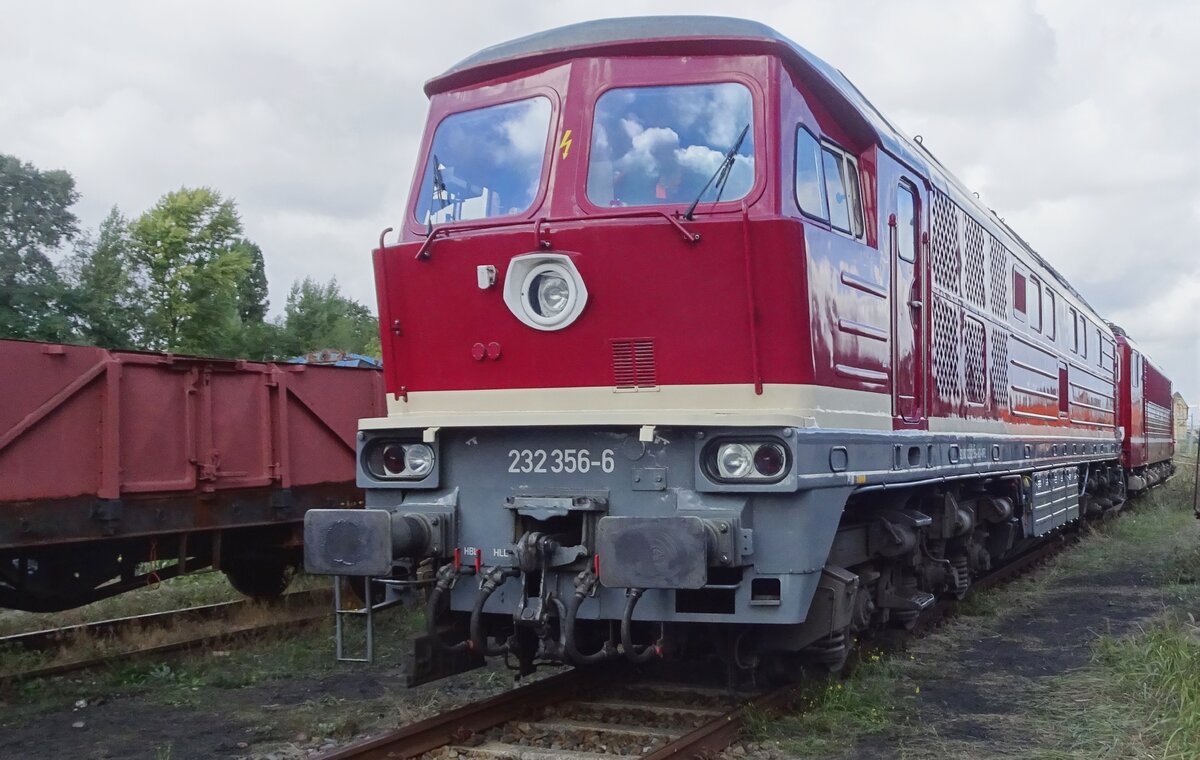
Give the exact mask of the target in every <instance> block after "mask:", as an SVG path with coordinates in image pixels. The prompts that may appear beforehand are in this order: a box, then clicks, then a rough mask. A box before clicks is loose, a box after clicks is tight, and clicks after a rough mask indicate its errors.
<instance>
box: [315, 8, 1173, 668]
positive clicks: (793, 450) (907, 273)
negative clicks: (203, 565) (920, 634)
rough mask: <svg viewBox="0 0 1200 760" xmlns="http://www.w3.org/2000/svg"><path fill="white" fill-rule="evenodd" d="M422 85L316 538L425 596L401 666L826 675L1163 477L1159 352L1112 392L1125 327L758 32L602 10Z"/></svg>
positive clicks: (774, 38)
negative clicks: (422, 618)
mask: <svg viewBox="0 0 1200 760" xmlns="http://www.w3.org/2000/svg"><path fill="white" fill-rule="evenodd" d="M425 90H426V93H427V94H428V95H429V96H430V112H429V117H428V125H427V127H426V130H425V134H424V137H423V140H422V142H421V147H420V158H419V160H418V166H417V170H416V172H415V176H414V178H413V183H412V188H411V196H410V202H409V204H408V206H407V207H406V208H405V209H404V215H403V221H402V222H401V223H400V224H399V225H398V234H399V239H398V240H397V241H396V242H394V243H388V242H387V240H386V237H385V236H386V235H387V234H388V233H389V232H390V229H389V231H385V233H384V235H381V237H380V245H379V248H378V249H377V250H376V251H375V252H374V267H375V280H376V283H377V294H378V302H379V314H380V325H381V331H382V338H383V356H384V368H385V380H386V385H387V390H388V400H387V404H388V414H387V416H386V417H380V418H374V419H364V420H362V421H361V422H360V425H359V435H358V443H357V450H358V460H357V461H358V483H359V485H360V486H361V487H363V488H364V489H365V492H366V496H365V500H366V509H364V510H354V511H348V512H347V511H323V510H314V511H310V512H309V513H308V515H307V517H306V532H305V557H306V564H307V567H308V569H309V570H310V571H313V572H322V573H329V574H333V575H342V576H367V577H373V578H377V579H379V580H377V581H373V582H372V583H369V584H367V586H366V587H367V589H368V594H367V597H368V607H367V608H366V611H373V610H375V609H377V608H378V607H380V606H383V605H386V604H388V603H389V601H388V600H387V599H384V597H383V595H381V594H384V595H386V594H387V593H391V591H394V590H395V589H396V588H401V587H403V586H406V585H408V586H412V585H415V586H420V587H422V588H423V589H424V591H425V592H426V593H425V599H426V600H427V601H426V604H427V610H426V612H427V624H428V630H427V631H426V635H425V636H424V637H422V638H421V639H419V640H418V642H417V653H418V655H419V658H418V661H419V667H418V670H417V671H416V672H415V674H414V677H415V678H416V679H418V680H420V679H423V678H431V677H435V676H437V675H441V674H445V673H447V672H450V671H451V670H454V669H457V668H462V667H469V666H470V665H472V664H477V663H478V662H479V661H480V660H481V658H483V657H487V656H500V655H506V656H511V657H512V659H513V660H514V661H516V662H517V663H519V667H520V668H521V670H522V671H523V672H528V671H529V670H530V669H532V668H533V667H534V665H535V663H536V662H538V661H543V660H549V661H557V662H570V663H576V664H581V663H594V662H599V661H602V660H606V659H610V658H628V659H631V660H634V661H645V660H648V659H651V658H659V657H677V656H683V655H686V654H688V653H692V652H697V651H709V652H716V653H717V654H719V655H720V656H722V657H723V658H725V659H726V660H727V661H728V662H729V663H731V664H732V665H733V666H735V667H738V668H751V667H755V666H756V665H760V664H763V663H766V662H773V663H778V662H784V663H787V662H792V661H795V660H807V661H811V662H816V663H822V664H824V665H827V666H829V667H834V668H836V667H838V666H839V665H840V663H841V662H843V661H844V658H845V657H846V653H847V649H848V646H849V645H850V643H851V642H852V641H853V639H854V638H855V637H856V636H857V635H858V634H860V633H862V632H864V631H868V630H872V629H878V628H885V627H895V626H899V627H910V626H911V625H912V624H913V622H914V621H915V620H916V618H917V616H918V615H919V614H920V612H921V611H922V610H923V609H925V608H926V607H928V606H929V605H930V604H932V603H933V602H934V601H935V599H936V598H937V597H939V596H942V595H951V596H956V597H961V596H962V595H963V594H965V593H966V592H967V590H968V589H969V588H970V586H971V582H972V579H973V578H976V577H978V576H979V575H980V574H982V573H985V572H987V571H988V570H989V568H992V567H995V566H997V565H999V564H1002V563H1004V562H1005V561H1006V560H1007V559H1010V558H1012V557H1014V556H1016V555H1018V554H1019V553H1021V552H1024V551H1026V550H1028V549H1029V548H1030V547H1032V546H1033V545H1035V544H1036V543H1037V542H1039V541H1043V540H1046V539H1047V537H1049V536H1052V535H1055V534H1058V533H1061V532H1063V531H1065V530H1069V529H1070V528H1071V526H1073V525H1076V524H1078V523H1079V522H1080V521H1081V520H1084V519H1086V518H1087V517H1089V516H1092V515H1098V514H1101V513H1103V512H1106V511H1110V510H1115V509H1118V508H1120V506H1121V505H1122V504H1123V503H1124V502H1125V501H1126V499H1127V497H1128V496H1129V495H1130V494H1131V493H1132V492H1134V491H1140V490H1144V489H1146V488H1148V487H1150V486H1151V485H1155V484H1157V483H1159V482H1161V481H1162V480H1164V479H1165V478H1166V477H1167V476H1168V475H1169V473H1170V470H1171V465H1170V459H1171V450H1170V445H1169V444H1167V443H1164V442H1160V441H1159V440H1158V439H1157V438H1154V440H1152V441H1151V442H1150V443H1149V445H1146V441H1145V440H1142V441H1141V442H1140V443H1139V444H1138V447H1135V448H1136V451H1135V450H1130V449H1129V448H1128V447H1123V434H1124V433H1125V431H1126V430H1127V429H1128V428H1127V426H1128V425H1130V424H1144V425H1146V426H1148V425H1149V422H1146V421H1147V420H1153V421H1154V425H1155V427H1154V431H1158V429H1159V428H1158V425H1160V424H1161V422H1162V420H1161V419H1160V417H1161V415H1162V414H1163V413H1165V414H1167V415H1168V417H1169V414H1170V404H1169V403H1167V404H1165V406H1164V407H1163V409H1164V410H1165V411H1163V410H1160V409H1159V408H1158V407H1157V406H1154V407H1152V406H1151V405H1150V404H1149V403H1147V402H1146V401H1145V399H1148V398H1150V395H1149V394H1150V393H1151V388H1150V386H1151V383H1152V381H1151V379H1150V377H1149V374H1145V378H1146V379H1145V381H1144V382H1145V384H1146V386H1145V389H1144V390H1145V392H1144V393H1138V394H1135V395H1134V396H1132V397H1131V396H1130V395H1129V393H1128V391H1126V392H1125V394H1124V395H1122V394H1121V392H1120V390H1119V381H1120V380H1121V379H1122V378H1127V377H1128V373H1126V374H1124V375H1123V374H1122V370H1121V367H1120V363H1121V361H1122V360H1125V361H1126V362H1127V363H1128V361H1129V359H1130V348H1129V345H1130V344H1129V343H1128V342H1127V340H1126V339H1125V338H1124V337H1123V336H1122V335H1118V334H1116V333H1114V330H1113V329H1112V328H1111V327H1110V326H1109V325H1108V324H1107V323H1106V322H1105V320H1104V319H1103V318H1102V317H1101V316H1100V315H1099V314H1097V312H1096V311H1095V310H1094V309H1093V308H1092V307H1091V306H1089V305H1088V303H1087V301H1086V300H1085V299H1084V298H1083V296H1082V295H1080V294H1079V293H1078V292H1077V291H1076V290H1075V288H1073V287H1072V286H1071V285H1070V283H1068V282H1067V281H1066V279H1065V278H1064V277H1062V276H1061V275H1060V274H1059V273H1058V272H1057V271H1055V270H1054V268H1053V267H1051V266H1050V264H1049V263H1047V261H1046V260H1045V259H1043V258H1042V257H1041V256H1039V255H1038V254H1037V253H1036V252H1035V251H1034V250H1033V249H1032V248H1031V247H1030V246H1029V245H1028V244H1026V243H1025V242H1024V241H1023V240H1022V239H1021V238H1020V237H1019V236H1018V235H1017V234H1016V233H1015V232H1014V231H1013V230H1012V229H1010V228H1009V227H1008V226H1007V225H1006V224H1005V222H1004V221H1003V220H1002V219H1000V218H999V217H998V216H997V215H996V214H995V213H994V212H993V211H991V210H989V209H988V208H987V207H986V206H984V205H982V204H981V202H980V201H979V200H978V199H977V197H976V196H975V195H973V194H972V193H971V192H969V191H967V190H966V189H964V188H963V186H962V185H961V184H960V183H959V182H958V180H956V179H955V178H954V177H953V176H952V175H951V174H950V173H949V172H948V171H947V170H946V168H945V167H943V166H942V164H941V163H940V162H939V161H938V160H937V159H936V158H935V157H934V155H933V154H932V153H931V152H930V151H929V150H928V149H927V148H925V147H924V146H923V145H922V143H921V141H920V140H919V139H916V140H914V139H909V138H907V137H905V136H904V135H903V134H902V133H901V132H900V131H899V130H898V129H897V128H896V127H894V126H893V125H892V123H891V122H890V121H888V119H887V118H886V117H885V116H883V115H882V114H881V113H880V112H879V111H878V110H877V109H876V108H875V107H873V106H872V105H871V103H870V102H868V101H867V99H866V98H865V97H864V96H863V94H862V93H861V92H859V90H858V89H857V88H856V87H855V86H854V85H853V84H851V83H850V81H849V80H847V78H846V77H845V76H843V75H842V74H841V72H839V71H838V70H837V69H835V68H833V67H832V66H830V65H829V64H827V63H825V62H823V61H822V60H820V59H818V58H817V57H815V56H814V55H812V54H811V53H809V52H808V51H806V50H805V49H803V48H802V47H800V46H799V45H797V44H795V43H793V42H792V41H790V40H788V39H787V38H785V37H783V36H782V35H780V34H779V33H777V32H776V31H774V30H773V29H771V28H769V27H766V26H764V25H762V24H758V23H753V22H749V21H743V20H736V19H727V18H715V17H657V18H637V19H616V20H605V21H594V22H588V23H583V24H578V25H574V26H568V27H564V28H560V29H555V30H551V31H546V32H542V33H538V34H534V35H532V36H529V37H525V38H522V39H518V40H515V41H512V42H508V43H505V44H501V45H497V46H495V47H492V48H488V49H486V50H484V51H482V52H480V53H477V54H475V55H473V56H471V57H469V58H467V59H466V60H464V61H462V62H461V63H459V64H458V65H456V66H454V67H452V68H451V69H450V70H448V71H446V72H445V73H443V74H442V75H440V76H437V77H435V78H434V79H432V80H430V81H429V82H428V83H427V85H426V87H425ZM1134 353H1137V352H1136V350H1135V351H1134ZM1140 366H1142V367H1143V368H1144V369H1145V372H1146V373H1149V369H1150V367H1151V365H1149V364H1148V363H1146V364H1144V365H1140ZM1153 383H1155V386H1154V389H1153V398H1154V399H1155V400H1158V399H1159V397H1160V396H1161V393H1162V389H1161V388H1160V387H1159V385H1161V384H1163V383H1165V384H1166V385H1165V387H1166V389H1167V390H1166V393H1167V397H1168V398H1169V394H1170V390H1169V382H1167V381H1166V379H1165V377H1164V376H1162V375H1161V373H1156V374H1155V379H1154V380H1153ZM1135 390H1139V389H1135ZM1155 403H1161V401H1160V400H1159V401H1156V402H1155ZM1139 404H1140V406H1139ZM1130 409H1134V411H1133V412H1131V411H1130ZM1137 410H1140V411H1137ZM1151 410H1153V414H1151ZM1130 415H1132V418H1133V419H1136V420H1138V422H1136V423H1131V422H1126V423H1125V424H1124V425H1123V424H1122V419H1130ZM1138 415H1140V416H1138ZM1123 416H1124V417H1123ZM1169 422H1170V420H1169V419H1167V423H1168V427H1167V429H1169ZM1156 435H1157V433H1156ZM1143 438H1144V436H1143ZM1131 457H1134V458H1131ZM1123 458H1124V459H1123ZM371 588H375V589H376V590H377V591H376V599H375V601H371V599H370V597H371V593H370V589H371Z"/></svg>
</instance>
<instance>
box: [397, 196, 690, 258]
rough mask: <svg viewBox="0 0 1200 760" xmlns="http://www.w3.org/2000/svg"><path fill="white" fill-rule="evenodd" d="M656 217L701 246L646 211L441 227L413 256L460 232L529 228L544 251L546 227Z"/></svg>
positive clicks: (679, 225) (681, 230)
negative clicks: (543, 236) (544, 228)
mask: <svg viewBox="0 0 1200 760" xmlns="http://www.w3.org/2000/svg"><path fill="white" fill-rule="evenodd" d="M658 216H661V217H662V218H663V219H666V220H667V221H668V222H670V223H671V226H672V227H674V228H675V229H677V230H679V233H680V235H682V236H683V239H684V241H685V242H688V243H699V242H700V233H699V232H693V231H691V230H689V229H688V228H687V227H686V226H684V224H683V222H681V221H679V219H678V218H677V217H675V216H672V215H671V214H668V213H667V212H666V211H663V210H662V209H647V210H645V211H629V212H619V211H618V212H608V213H601V214H579V215H576V216H561V217H545V216H543V217H538V218H537V219H535V220H532V221H531V220H528V219H521V220H518V221H513V222H495V223H491V224H472V225H463V226H455V227H447V226H444V225H443V226H441V227H434V228H433V230H432V231H431V232H430V233H429V234H428V235H427V236H426V237H425V242H424V243H422V244H421V247H420V248H419V249H417V255H416V256H415V258H416V260H417V261H423V260H425V259H428V258H430V256H431V255H432V253H431V249H432V248H433V241H434V240H436V239H437V238H439V237H449V236H450V235H453V234H455V233H459V232H464V233H465V232H480V231H483V230H493V229H502V228H508V227H523V226H525V225H527V224H532V225H533V234H534V238H535V244H536V245H537V246H538V247H539V248H546V247H548V243H545V242H544V241H542V228H543V227H545V226H546V225H548V224H562V223H563V222H582V221H589V220H597V221H611V220H614V219H616V220H621V219H644V218H647V217H658Z"/></svg>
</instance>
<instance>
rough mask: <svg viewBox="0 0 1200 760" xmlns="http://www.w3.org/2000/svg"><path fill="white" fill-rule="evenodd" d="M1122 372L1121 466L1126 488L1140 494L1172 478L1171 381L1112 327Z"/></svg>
mask: <svg viewBox="0 0 1200 760" xmlns="http://www.w3.org/2000/svg"><path fill="white" fill-rule="evenodd" d="M1113 332H1115V333H1116V335H1117V346H1118V349H1117V350H1118V351H1119V352H1120V356H1121V367H1122V368H1123V369H1124V372H1123V373H1122V375H1121V380H1120V383H1119V386H1118V390H1117V399H1118V403H1117V406H1118V414H1119V416H1120V424H1121V426H1122V428H1124V431H1125V435H1124V440H1123V442H1122V446H1121V464H1123V465H1124V466H1125V469H1126V470H1128V471H1129V473H1130V476H1129V479H1128V488H1129V490H1130V491H1131V492H1136V491H1142V490H1145V489H1146V488H1148V487H1150V486H1154V485H1158V484H1159V483H1161V482H1162V481H1164V480H1166V479H1167V478H1168V477H1170V475H1171V471H1172V467H1171V458H1172V457H1173V456H1174V455H1175V437H1174V419H1173V418H1174V411H1173V408H1172V403H1171V381H1170V379H1168V378H1167V376H1166V375H1165V374H1163V372H1162V370H1161V369H1159V368H1158V367H1157V366H1156V365H1155V364H1154V363H1153V362H1152V361H1150V359H1149V358H1148V357H1147V356H1146V355H1145V354H1144V353H1143V352H1142V350H1141V349H1140V348H1139V347H1138V345H1137V343H1135V342H1134V341H1132V340H1131V339H1130V338H1129V336H1127V335H1126V334H1125V332H1124V331H1123V330H1122V329H1121V328H1119V327H1116V326H1115V325H1114V326H1113Z"/></svg>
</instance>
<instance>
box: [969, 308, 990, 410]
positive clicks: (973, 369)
mask: <svg viewBox="0 0 1200 760" xmlns="http://www.w3.org/2000/svg"><path fill="white" fill-rule="evenodd" d="M963 333H964V334H963V337H964V338H965V343H966V345H965V346H963V365H964V366H963V369H964V370H966V372H965V373H964V374H965V375H966V378H965V379H966V386H967V403H968V404H979V405H983V404H986V403H987V355H986V353H985V351H986V347H985V346H984V343H985V340H984V335H985V331H984V328H983V322H980V321H979V320H978V319H975V318H974V317H967V318H966V320H965V323H964V330H963Z"/></svg>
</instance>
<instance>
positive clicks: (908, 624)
mask: <svg viewBox="0 0 1200 760" xmlns="http://www.w3.org/2000/svg"><path fill="white" fill-rule="evenodd" d="M919 590H920V589H919V588H918V587H917V579H916V578H914V577H913V576H911V575H906V576H904V580H903V582H902V584H901V593H902V594H903V595H904V596H908V597H912V596H914V595H915V594H916V593H917V591H919ZM919 617H921V611H920V610H892V614H891V620H892V623H893V624H894V625H896V626H897V627H900V628H903V629H904V630H906V631H911V630H912V629H913V627H914V626H916V624H917V619H918V618H919Z"/></svg>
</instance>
